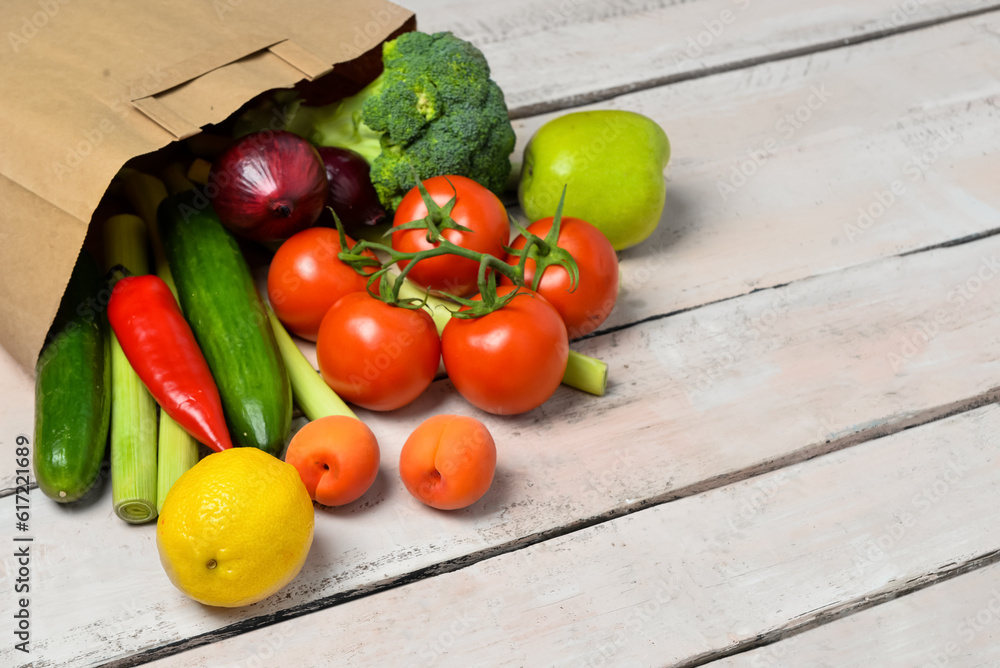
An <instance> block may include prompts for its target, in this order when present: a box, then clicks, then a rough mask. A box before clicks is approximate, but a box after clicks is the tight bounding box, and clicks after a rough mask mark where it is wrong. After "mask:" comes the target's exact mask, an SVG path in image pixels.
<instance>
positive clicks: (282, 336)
mask: <svg viewBox="0 0 1000 668" xmlns="http://www.w3.org/2000/svg"><path fill="white" fill-rule="evenodd" d="M265 306H266V308H267V319H268V320H270V322H271V329H273V330H274V338H275V340H276V341H277V342H278V350H279V351H280V352H281V357H282V359H283V360H284V362H285V368H286V369H287V370H288V378H289V380H290V381H291V383H292V397H293V398H294V400H295V403H296V404H298V406H299V408H300V409H302V412H303V413H305V416H306V417H307V418H309V419H310V420H318V419H319V418H321V417H326V416H328V415H344V416H346V417H352V418H357V417H358V416H357V415H355V414H354V411H352V410H351V409H350V407H349V406H348V405H347V404H346V403H344V400H343V399H341V398H340V397H339V396H338V395H337V393H336V392H334V391H333V390H332V389H331V388H330V386H329V385H327V384H326V381H324V380H323V378H322V377H321V376H320V375H319V372H317V371H316V369H314V368H313V365H312V364H311V363H310V362H309V360H307V359H306V357H305V355H303V354H302V351H301V350H299V347H298V346H297V345H295V342H294V341H293V340H292V337H291V335H289V333H288V331H287V330H286V329H285V326H284V325H282V324H281V321H280V320H278V316H276V315H275V313H274V310H273V309H272V308H271V305H270V304H265Z"/></svg>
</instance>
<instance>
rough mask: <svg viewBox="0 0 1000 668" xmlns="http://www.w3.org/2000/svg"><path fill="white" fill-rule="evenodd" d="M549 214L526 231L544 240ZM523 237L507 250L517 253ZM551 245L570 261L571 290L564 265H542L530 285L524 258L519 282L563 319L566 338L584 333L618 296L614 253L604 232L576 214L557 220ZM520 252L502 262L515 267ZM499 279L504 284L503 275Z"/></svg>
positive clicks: (530, 262)
mask: <svg viewBox="0 0 1000 668" xmlns="http://www.w3.org/2000/svg"><path fill="white" fill-rule="evenodd" d="M552 222H553V219H552V217H551V216H550V217H548V218H542V219H541V220H537V221H535V222H534V223H532V224H531V225H529V226H528V228H527V231H528V232H530V233H531V234H534V235H535V236H538V237H540V238H542V239H545V238H546V236H547V235H548V234H549V231H550V230H551V229H552ZM525 241H526V238H525V237H524V236H519V237H518V238H517V239H515V240H514V243H512V244H511V246H510V247H511V248H513V249H514V250H516V251H520V250H522V249H523V248H524V246H525ZM556 245H558V246H559V247H560V248H562V249H563V250H565V251H566V252H567V253H569V254H570V255H571V256H572V257H573V259H574V260H575V261H576V266H577V270H578V271H579V276H578V277H577V282H576V287H575V289H574V288H573V287H572V280H571V278H570V274H569V272H568V271H567V270H566V268H565V267H562V266H559V265H554V264H553V265H549V266H547V267H545V269H544V271H543V272H542V275H541V278H539V280H538V285H537V286H536V285H535V284H534V281H535V269H536V262H535V260H534V259H533V258H532V257H530V255H529V257H528V258H527V260H526V261H525V265H524V284H525V285H527V286H528V287H533V288H534V289H535V290H536V291H537V292H538V293H540V294H541V295H542V296H543V297H545V298H546V299H547V300H549V303H551V304H552V305H553V306H555V307H556V310H557V311H559V314H560V315H561V316H562V317H563V321H564V322H565V323H566V329H567V330H568V331H569V338H570V339H575V338H577V337H580V336H583V335H584V334H589V333H590V332H592V331H594V330H595V329H597V328H598V327H599V326H600V325H601V323H603V322H604V321H605V320H607V318H608V316H609V315H610V314H611V310H612V309H613V308H614V307H615V301H616V300H617V298H618V255H617V253H615V249H614V247H613V246H612V245H611V242H610V241H608V238H607V237H606V236H604V233H603V232H601V231H600V230H599V229H597V228H596V227H594V226H593V225H591V224H590V223H588V222H587V221H585V220H582V219H580V218H562V219H561V220H560V223H559V237H558V240H557V241H556ZM519 260H520V254H518V253H511V254H509V255H507V262H508V264H512V265H516V264H517V263H518V261H519ZM501 282H503V283H508V284H509V283H510V279H508V278H507V277H506V276H502V277H501Z"/></svg>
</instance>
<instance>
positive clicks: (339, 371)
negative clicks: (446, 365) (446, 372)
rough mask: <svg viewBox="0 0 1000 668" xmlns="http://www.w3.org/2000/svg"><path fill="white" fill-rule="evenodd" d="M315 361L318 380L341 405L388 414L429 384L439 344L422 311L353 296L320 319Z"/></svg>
mask: <svg viewBox="0 0 1000 668" xmlns="http://www.w3.org/2000/svg"><path fill="white" fill-rule="evenodd" d="M316 359H317V361H318V362H319V371H320V374H322V376H323V380H325V381H326V383H327V385H329V386H330V387H331V388H333V390H334V391H335V392H336V393H337V394H339V395H340V396H341V398H343V399H344V400H345V401H349V402H351V403H353V404H357V405H358V406H361V407H362V408H368V409H370V410H376V411H389V410H394V409H396V408H400V407H402V406H405V405H406V404H408V403H410V402H411V401H413V400H414V399H416V398H417V397H418V396H420V394H421V393H422V392H423V391H424V390H425V389H427V386H428V385H430V384H431V381H433V380H434V376H435V375H436V374H437V370H438V364H439V362H440V360H441V340H440V338H439V337H438V333H437V328H436V327H435V326H434V320H433V319H432V318H431V316H430V315H429V314H428V313H427V312H426V311H424V310H423V309H411V308H403V307H401V306H390V305H389V304H386V303H385V302H383V301H380V300H378V299H375V298H374V297H372V296H371V295H369V294H368V293H367V292H353V293H351V294H348V295H345V296H344V297H342V298H341V299H340V300H338V301H337V303H336V304H334V305H333V306H332V307H330V310H329V311H328V312H327V314H326V315H325V316H324V317H323V322H322V324H321V325H320V328H319V337H318V338H317V340H316Z"/></svg>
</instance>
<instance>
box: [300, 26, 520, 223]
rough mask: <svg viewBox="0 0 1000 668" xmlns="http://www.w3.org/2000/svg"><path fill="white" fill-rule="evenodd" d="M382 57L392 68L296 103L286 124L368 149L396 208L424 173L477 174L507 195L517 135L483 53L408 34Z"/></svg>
mask: <svg viewBox="0 0 1000 668" xmlns="http://www.w3.org/2000/svg"><path fill="white" fill-rule="evenodd" d="M382 62H383V64H384V66H385V67H384V70H383V72H382V74H380V75H379V76H378V78H376V79H375V80H374V81H373V82H371V83H370V84H369V85H368V86H366V87H365V88H364V89H363V90H361V92H359V93H357V94H356V95H354V96H352V97H349V98H346V99H343V100H340V101H338V102H335V103H333V104H330V105H327V106H324V107H308V106H306V105H303V104H300V103H293V104H292V105H291V106H289V107H287V108H286V112H287V114H288V121H287V125H286V129H287V130H290V131H291V132H294V133H296V134H298V135H301V136H302V137H304V138H306V139H308V140H309V141H311V142H313V143H314V144H316V145H318V146H339V147H342V148H348V149H352V150H354V151H356V152H357V153H359V154H361V155H362V156H363V157H364V158H365V159H366V160H368V162H369V163H370V164H371V180H372V183H373V185H374V186H375V190H376V192H377V193H378V195H379V199H380V200H381V201H382V204H383V205H385V207H386V208H387V209H389V210H395V209H396V207H397V206H398V205H399V202H400V200H401V199H402V198H403V195H405V194H406V192H407V191H408V190H410V188H412V187H413V186H414V179H413V174H414V170H415V171H416V174H417V176H418V177H419V178H421V179H428V178H430V177H432V176H438V175H442V174H459V175H462V176H467V177H469V178H471V179H473V180H474V181H477V182H478V183H480V184H481V185H483V186H485V187H487V188H489V189H490V190H492V191H493V192H495V193H497V194H498V195H499V194H500V193H501V192H502V191H503V189H504V186H505V185H506V184H507V180H508V177H509V176H510V171H511V165H510V154H511V153H512V152H513V150H514V142H515V137H514V129H513V128H512V127H511V124H510V119H509V118H508V116H507V106H506V104H505V102H504V97H503V92H502V91H501V90H500V87H499V86H497V84H496V83H495V82H494V81H493V80H492V79H490V68H489V65H488V64H487V62H486V58H485V57H484V56H483V54H482V52H481V51H480V50H479V49H477V48H476V47H475V46H473V45H472V44H470V43H469V42H466V41H464V40H461V39H459V38H457V37H455V36H454V35H453V34H451V33H450V32H439V33H435V34H427V33H421V32H408V33H404V34H403V35H401V36H399V37H398V38H396V39H394V40H391V41H388V42H386V43H385V44H384V45H383V48H382Z"/></svg>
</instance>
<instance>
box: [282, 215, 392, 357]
mask: <svg viewBox="0 0 1000 668" xmlns="http://www.w3.org/2000/svg"><path fill="white" fill-rule="evenodd" d="M347 241H348V244H349V245H353V244H354V241H353V240H352V239H351V238H350V237H348V238H347ZM340 251H341V248H340V237H339V235H338V234H337V230H334V229H331V228H328V227H310V228H309V229H306V230H302V231H301V232H298V233H296V234H293V235H292V236H291V237H289V238H288V239H287V240H286V241H285V242H284V243H282V244H281V246H279V247H278V250H277V252H276V253H275V254H274V258H273V259H272V260H271V266H270V268H269V269H268V272H267V297H268V299H269V300H270V302H271V307H272V308H273V309H274V314H275V315H276V316H278V320H280V321H281V322H282V323H283V324H284V325H285V327H287V328H288V329H289V331H291V332H292V333H293V334H296V335H298V336H300V337H302V338H303V339H308V340H309V341H315V340H316V337H317V336H318V334H319V325H320V322H322V320H323V316H324V315H326V312H327V311H328V310H329V309H330V307H331V306H333V305H334V304H335V303H336V302H337V300H338V299H340V298H341V297H343V296H344V295H346V294H348V293H350V292H364V291H365V285H366V283H367V282H368V279H367V278H365V277H364V276H362V275H361V274H359V273H358V272H356V271H354V269H353V268H352V267H351V266H350V265H348V264H345V263H344V262H341V260H340V258H338V257H337V253H339V252H340ZM365 255H368V256H371V257H372V259H375V254H374V253H372V252H371V251H366V252H365ZM372 271H375V269H374V268H372ZM372 289H373V290H377V289H378V286H377V284H376V285H375V286H373V287H372Z"/></svg>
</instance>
